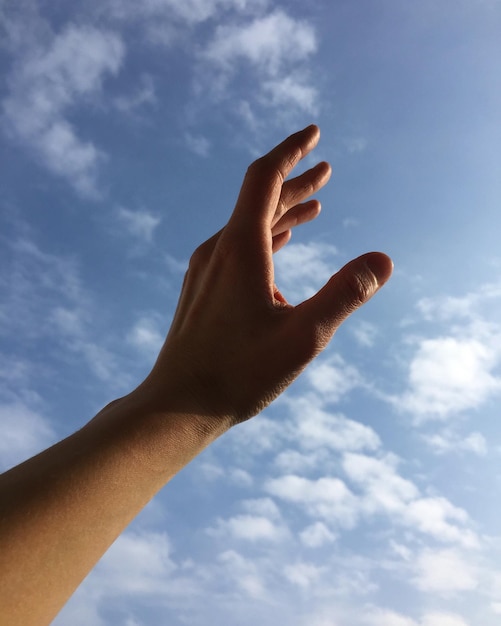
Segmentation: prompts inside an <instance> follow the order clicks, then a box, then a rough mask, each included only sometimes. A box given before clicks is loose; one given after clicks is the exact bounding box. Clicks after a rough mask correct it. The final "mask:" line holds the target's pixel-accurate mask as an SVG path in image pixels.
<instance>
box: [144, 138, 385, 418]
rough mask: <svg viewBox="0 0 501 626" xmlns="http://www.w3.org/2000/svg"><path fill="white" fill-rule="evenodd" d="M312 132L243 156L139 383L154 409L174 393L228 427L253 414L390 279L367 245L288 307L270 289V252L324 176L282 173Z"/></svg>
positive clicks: (307, 214)
mask: <svg viewBox="0 0 501 626" xmlns="http://www.w3.org/2000/svg"><path fill="white" fill-rule="evenodd" d="M319 136H320V132H319V129H318V128H317V127H316V126H309V127H308V128H306V129H304V130H303V131H301V132H299V133H296V134H294V135H291V136H290V137H289V138H287V139H286V140H285V141H284V142H282V143H281V144H280V145H278V146H277V147H275V148H274V149H273V150H272V151H271V152H269V153H268V154H267V155H266V156H264V157H262V158H260V159H258V160H257V161H255V162H254V163H252V165H251V166H250V167H249V169H248V171H247V174H246V176H245V179H244V182H243V185H242V189H241V192H240V195H239V198H238V201H237V204H236V207H235V210H234V212H233V214H232V216H231V218H230V220H229V222H228V224H227V225H226V226H225V227H224V228H223V229H222V230H221V231H220V232H219V233H217V234H216V235H214V236H213V237H212V238H211V239H209V240H208V241H207V242H205V243H204V244H202V245H201V246H200V247H199V248H198V249H197V250H196V251H195V252H194V254H193V256H192V257H191V260H190V264H189V268H188V271H187V274H186V277H185V281H184V284H183V289H182V292H181V296H180V300H179V304H178V308H177V311H176V314H175V316H174V320H173V323H172V326H171V329H170V332H169V334H168V337H167V339H166V342H165V344H164V346H163V348H162V351H161V353H160V355H159V358H158V360H157V362H156V364H155V366H154V368H153V370H152V372H151V374H150V376H149V377H148V378H147V380H146V381H145V384H146V386H147V388H148V391H149V393H150V395H152V397H154V398H155V401H157V402H159V403H160V405H161V406H162V408H163V407H164V406H165V403H167V404H168V403H169V402H172V394H174V396H176V409H177V410H179V409H180V408H181V409H182V410H183V409H185V410H186V412H188V413H189V412H195V413H197V414H198V415H201V416H202V417H207V418H212V419H214V418H215V419H217V420H218V421H221V420H222V421H224V420H225V419H226V420H228V422H227V423H228V426H231V425H232V424H235V423H238V422H241V421H243V420H245V419H248V418H250V417H252V416H253V415H255V414H257V413H259V412H260V411H261V410H263V409H264V408H265V407H266V406H267V405H268V404H269V403H270V402H271V401H272V400H274V399H275V398H276V397H277V396H278V395H279V394H280V393H282V392H283V391H284V390H285V389H286V387H287V386H288V385H289V384H290V383H291V382H292V381H293V380H294V379H295V378H296V377H297V376H298V375H299V373H300V372H301V371H302V370H303V369H304V368H305V366H306V365H307V364H308V363H309V362H310V361H311V360H312V359H313V358H314V357H315V356H316V355H318V354H319V353H320V352H321V351H322V350H323V349H324V348H325V347H326V346H327V345H328V343H329V341H330V340H331V338H332V336H333V335H334V333H335V331H336V329H337V328H338V327H339V326H340V324H341V323H342V322H343V321H344V320H345V319H346V318H347V317H348V316H349V315H350V314H351V313H352V312H353V311H355V310H356V309H357V308H359V307H360V306H361V305H363V304H364V303H365V302H367V300H369V299H370V298H371V297H372V296H373V295H374V293H375V292H376V291H377V290H378V289H379V287H381V286H382V285H383V284H384V283H385V282H386V281H387V280H388V278H389V277H390V275H391V272H392V267H393V265H392V262H391V260H390V259H389V258H388V257H387V256H386V255H384V254H382V253H378V252H371V253H368V254H365V255H363V256H361V257H359V258H357V259H355V260H353V261H351V262H350V263H348V264H347V265H346V266H344V267H343V268H342V269H341V270H340V271H339V272H337V273H336V274H335V275H334V276H333V277H332V278H331V279H330V280H329V281H328V283H327V284H326V285H325V286H324V287H323V288H322V289H321V290H320V291H319V292H318V293H317V294H316V295H314V296H313V297H312V298H310V299H308V300H306V301H304V302H303V303H301V304H299V305H298V306H292V305H290V304H288V303H287V301H286V299H285V297H284V296H283V295H282V294H281V293H280V291H279V290H278V288H277V287H276V285H275V281H274V267H273V253H274V252H276V251H277V250H279V249H280V248H281V247H282V246H284V245H285V244H286V243H287V241H288V240H289V239H290V236H291V229H292V228H293V227H294V226H297V225H299V224H302V223H304V222H307V221H309V220H312V219H314V218H315V217H316V216H317V215H318V213H319V212H320V205H319V203H318V202H317V201H316V200H309V201H308V198H309V197H310V196H311V195H312V194H314V193H315V192H317V191H318V190H319V189H320V188H321V187H323V186H324V185H325V184H326V183H327V181H328V179H329V177H330V172H331V170H330V166H329V165H328V164H327V163H319V164H318V165H317V166H315V167H314V168H312V169H309V170H308V171H306V172H305V173H303V174H301V175H299V176H297V177H296V178H292V179H289V180H286V179H287V177H288V175H289V174H290V173H291V171H292V170H293V168H294V167H295V166H296V164H297V163H298V162H299V161H300V160H301V159H302V158H304V157H305V156H306V155H307V154H308V153H309V152H310V151H311V150H312V149H313V148H314V147H315V146H316V145H317V143H318V140H319ZM183 403H184V406H183Z"/></svg>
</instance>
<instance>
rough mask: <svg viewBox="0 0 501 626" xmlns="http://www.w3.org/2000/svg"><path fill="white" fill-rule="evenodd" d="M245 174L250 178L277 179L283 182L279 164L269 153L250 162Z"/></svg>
mask: <svg viewBox="0 0 501 626" xmlns="http://www.w3.org/2000/svg"><path fill="white" fill-rule="evenodd" d="M247 174H248V175H249V176H250V177H251V178H257V179H261V180H265V181H270V182H271V181H274V180H277V179H278V181H279V182H280V184H283V182H284V174H283V172H282V170H281V168H280V166H279V164H278V163H276V162H275V161H274V160H272V159H271V157H270V156H269V155H265V156H262V157H260V158H259V159H256V160H255V161H254V162H253V163H251V164H250V165H249V167H248V169H247Z"/></svg>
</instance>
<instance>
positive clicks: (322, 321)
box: [293, 252, 393, 355]
mask: <svg viewBox="0 0 501 626" xmlns="http://www.w3.org/2000/svg"><path fill="white" fill-rule="evenodd" d="M392 271H393V262H392V260H391V259H390V258H389V257H388V256H387V255H386V254H383V253H381V252H369V253H368V254H364V255H362V256H360V257H358V258H357V259H354V260H353V261H350V262H349V263H348V264H347V265H345V266H344V267H343V268H342V269H340V270H339V272H337V273H336V274H334V276H332V278H331V279H330V280H329V281H328V282H327V283H326V285H325V286H324V287H322V289H320V291H319V292H318V293H316V294H315V295H314V296H313V297H311V298H310V299H309V300H305V301H304V302H303V303H301V304H300V305H298V306H297V307H296V309H295V311H294V316H293V317H294V319H295V324H297V326H296V329H297V334H295V336H296V337H302V338H303V339H305V340H307V341H309V342H311V343H310V345H309V346H308V347H307V349H308V351H312V352H313V354H314V355H316V354H318V353H319V352H320V351H321V350H323V349H324V348H325V347H326V346H327V344H328V343H329V341H330V340H331V338H332V336H333V335H334V333H335V332H336V330H337V329H338V328H339V326H340V325H341V324H342V322H344V320H345V319H346V318H347V317H349V316H350V315H351V314H352V313H353V312H354V311H356V310H357V309H358V308H360V307H361V306H362V305H363V304H365V303H366V302H367V301H368V300H370V299H371V298H372V296H373V295H374V294H375V293H376V291H378V290H379V289H380V288H381V287H382V286H383V285H384V284H385V283H386V281H387V280H388V279H389V278H390V276H391V273H392Z"/></svg>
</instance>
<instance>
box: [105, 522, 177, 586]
mask: <svg viewBox="0 0 501 626" xmlns="http://www.w3.org/2000/svg"><path fill="white" fill-rule="evenodd" d="M176 569H177V566H176V564H175V563H174V562H173V560H172V559H171V547H170V542H169V539H168V537H167V535H166V534H165V533H156V532H147V531H143V532H141V533H138V532H133V531H128V532H125V533H123V534H122V535H120V537H119V538H118V539H117V540H116V541H115V543H114V544H113V545H112V546H111V548H110V549H109V550H108V551H107V552H106V554H105V555H104V557H103V558H102V559H101V561H100V562H99V564H98V565H97V568H96V576H95V577H93V582H94V584H97V583H99V587H100V592H101V593H102V594H103V595H104V594H113V593H120V594H123V593H126V594H146V595H150V594H154V593H162V592H165V590H166V584H167V579H168V578H169V577H170V576H171V574H172V573H173V572H174V571H175V570H176Z"/></svg>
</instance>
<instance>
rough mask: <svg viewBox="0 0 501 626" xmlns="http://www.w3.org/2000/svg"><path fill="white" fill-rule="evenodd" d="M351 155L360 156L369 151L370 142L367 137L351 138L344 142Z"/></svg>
mask: <svg viewBox="0 0 501 626" xmlns="http://www.w3.org/2000/svg"><path fill="white" fill-rule="evenodd" d="M343 143H344V145H345V147H346V150H347V151H348V153H349V154H358V153H360V152H364V151H365V150H366V149H367V145H368V141H367V139H366V138H365V137H350V138H347V139H345V140H344V141H343Z"/></svg>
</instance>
